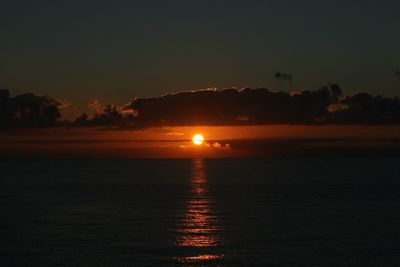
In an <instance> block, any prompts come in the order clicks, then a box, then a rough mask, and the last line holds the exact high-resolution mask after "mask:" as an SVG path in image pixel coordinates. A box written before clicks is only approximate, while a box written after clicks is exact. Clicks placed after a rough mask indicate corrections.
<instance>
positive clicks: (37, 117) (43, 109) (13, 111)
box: [0, 89, 68, 127]
mask: <svg viewBox="0 0 400 267" xmlns="http://www.w3.org/2000/svg"><path fill="white" fill-rule="evenodd" d="M67 105H68V103H67V102H65V101H58V100H55V99H54V98H52V97H50V96H38V95H35V94H33V93H26V94H22V95H17V96H15V97H10V93H9V90H8V89H1V90H0V127H9V126H29V127H42V126H52V125H55V124H56V123H57V121H58V119H59V118H60V117H61V114H60V108H64V107H66V106H67Z"/></svg>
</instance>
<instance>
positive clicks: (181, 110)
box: [0, 84, 400, 147]
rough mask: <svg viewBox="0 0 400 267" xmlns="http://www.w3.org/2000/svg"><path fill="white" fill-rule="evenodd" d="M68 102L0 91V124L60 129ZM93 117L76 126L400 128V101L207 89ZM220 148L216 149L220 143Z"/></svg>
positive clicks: (326, 92) (105, 109)
mask: <svg viewBox="0 0 400 267" xmlns="http://www.w3.org/2000/svg"><path fill="white" fill-rule="evenodd" d="M64 106H66V104H65V102H62V101H58V100H55V99H54V98H51V97H49V96H38V95H35V94H33V93H27V94H23V95H18V96H15V97H10V93H9V91H8V90H6V89H2V90H0V125H1V126H2V127H7V126H29V127H41V126H53V125H61V123H60V121H61V120H60V119H61V118H60V117H61V115H60V109H61V108H63V107H64ZM88 106H89V108H90V109H91V111H92V114H91V115H88V114H86V113H84V114H82V115H81V116H79V117H78V118H77V119H76V120H75V121H74V122H73V123H71V122H69V123H66V122H64V123H63V124H62V125H74V126H107V127H108V126H113V127H114V126H115V127H121V128H126V127H130V128H143V127H159V126H190V125H265V124H298V125H300V124H303V125H317V124H399V123H400V101H399V99H398V98H397V97H383V96H379V95H378V96H372V95H369V94H366V93H359V94H356V95H353V96H347V97H343V91H342V89H341V88H340V86H339V85H338V84H329V85H327V86H324V87H322V88H319V89H317V90H305V91H301V92H291V93H286V92H276V91H272V90H269V89H266V88H259V89H250V88H244V89H241V90H237V89H224V90H217V89H206V90H198V91H186V92H180V93H175V94H166V95H163V96H160V97H153V98H134V99H133V100H132V101H131V102H130V103H129V104H127V105H126V106H124V107H119V106H115V105H113V104H108V105H105V106H103V105H101V103H100V102H99V101H98V100H96V99H93V100H91V101H90V102H89V105H88ZM216 147H218V145H216Z"/></svg>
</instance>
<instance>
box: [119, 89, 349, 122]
mask: <svg viewBox="0 0 400 267" xmlns="http://www.w3.org/2000/svg"><path fill="white" fill-rule="evenodd" d="M341 95H342V90H341V88H340V87H339V85H337V84H330V85H329V86H325V87H322V88H320V89H318V90H315V91H308V90H307V91H302V92H295V93H284V92H275V91H271V90H268V89H265V88H260V89H249V88H245V89H242V90H236V89H225V90H216V89H207V90H199V91H188V92H181V93H176V94H167V95H164V96H161V97H155V98H135V99H134V100H133V101H132V102H131V103H130V104H128V105H127V106H125V108H124V109H125V110H131V111H134V112H135V113H137V116H135V117H134V121H135V125H136V126H139V127H146V126H162V125H256V124H321V123H328V122H329V121H330V119H331V116H332V110H331V111H330V110H329V109H328V108H329V107H330V106H331V105H333V104H337V103H338V101H339V98H340V96H341Z"/></svg>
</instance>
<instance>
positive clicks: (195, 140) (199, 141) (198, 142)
mask: <svg viewBox="0 0 400 267" xmlns="http://www.w3.org/2000/svg"><path fill="white" fill-rule="evenodd" d="M192 141H193V144H195V145H197V146H199V145H201V144H203V142H204V137H203V136H202V135H201V134H196V135H194V136H193V138H192Z"/></svg>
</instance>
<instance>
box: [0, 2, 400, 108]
mask: <svg viewBox="0 0 400 267" xmlns="http://www.w3.org/2000/svg"><path fill="white" fill-rule="evenodd" d="M399 10H400V1H398V0H393V1H392V0H385V1H372V0H370V1H369V0H362V1H361V0H360V1H341V0H335V1H322V0H320V1H298V0H286V1H284V0H279V1H278V0H276V1H273V0H265V1H233V0H231V1H100V0H96V1H94V0H87V1H39V0H38V1H19V0H14V1H5V2H4V3H2V5H1V9H0V32H1V42H0V87H5V88H9V89H11V90H12V94H18V93H23V92H26V91H34V92H36V93H40V94H49V95H51V96H53V97H56V98H60V99H66V100H68V101H70V102H72V103H73V104H74V105H77V106H80V107H84V106H85V105H86V103H87V102H88V100H89V99H91V98H93V97H96V98H99V99H100V100H101V101H103V102H115V103H118V104H122V103H126V102H128V100H129V99H131V98H133V97H134V96H157V95H159V94H161V93H166V92H176V91H180V90H185V89H197V88H207V87H218V88H224V87H232V86H236V87H238V88H240V87H244V86H249V87H269V88H272V89H280V90H287V89H288V88H287V87H285V86H282V85H281V84H279V83H278V82H276V81H274V79H273V74H274V73H275V72H277V71H281V72H287V73H290V74H293V75H294V88H295V89H315V88H317V87H319V86H321V85H323V84H326V83H328V82H338V83H340V84H341V85H342V87H343V89H344V91H345V93H346V94H351V93H354V92H358V91H365V92H369V93H373V94H383V95H389V96H390V95H399V91H400V81H399V80H397V79H396V77H395V75H394V70H395V69H396V68H400V49H399V48H400V34H398V30H399V26H400V16H399Z"/></svg>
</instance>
